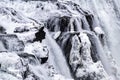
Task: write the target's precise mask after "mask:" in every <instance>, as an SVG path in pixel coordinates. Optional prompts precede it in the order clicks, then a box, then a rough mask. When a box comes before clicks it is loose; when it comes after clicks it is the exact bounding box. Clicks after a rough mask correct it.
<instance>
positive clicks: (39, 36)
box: [33, 27, 46, 42]
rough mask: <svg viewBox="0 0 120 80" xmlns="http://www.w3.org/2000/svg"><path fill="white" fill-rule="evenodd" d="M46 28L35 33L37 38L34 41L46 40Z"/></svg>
mask: <svg viewBox="0 0 120 80" xmlns="http://www.w3.org/2000/svg"><path fill="white" fill-rule="evenodd" d="M43 29H44V27H42V28H41V29H40V30H39V31H38V32H37V33H35V36H36V38H35V39H34V40H33V41H40V42H42V40H43V39H45V35H46V33H45V32H44V31H43Z"/></svg>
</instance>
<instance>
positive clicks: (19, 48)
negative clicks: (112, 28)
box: [0, 0, 119, 80]
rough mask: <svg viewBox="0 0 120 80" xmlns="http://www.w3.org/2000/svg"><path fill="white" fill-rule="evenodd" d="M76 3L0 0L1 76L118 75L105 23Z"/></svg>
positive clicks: (12, 79) (64, 78)
mask: <svg viewBox="0 0 120 80" xmlns="http://www.w3.org/2000/svg"><path fill="white" fill-rule="evenodd" d="M114 1H115V0H114ZM87 2H88V1H86V3H87ZM92 2H93V0H92ZM81 3H84V1H83V0H80V1H78V0H75V1H71V0H65V1H62V0H58V1H57V0H45V1H42V0H40V1H29V0H27V1H23V0H18V1H14V0H12V1H7V0H3V1H0V17H1V18H0V80H119V69H118V67H117V65H116V62H115V61H114V59H113V58H112V54H110V49H111V48H110V46H109V41H108V40H109V39H108V38H109V37H110V36H109V37H106V36H108V33H107V32H106V29H105V28H106V27H105V28H104V24H101V22H102V20H101V17H100V15H98V13H97V12H95V9H93V10H92V9H91V7H90V8H89V9H88V10H86V9H85V8H84V6H85V5H82V4H81ZM93 3H96V2H93ZM103 3H105V2H103ZM113 4H115V2H114V3H113ZM114 7H115V6H114ZM116 7H117V8H116V9H118V6H116ZM92 8H93V7H92ZM95 8H96V7H95ZM96 10H97V9H96ZM118 13H119V11H118ZM116 14H117V13H116ZM116 16H117V18H119V16H118V14H117V15H116ZM8 23H9V24H8ZM104 23H105V24H108V23H107V21H106V22H104Z"/></svg>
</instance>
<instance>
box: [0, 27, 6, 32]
mask: <svg viewBox="0 0 120 80" xmlns="http://www.w3.org/2000/svg"><path fill="white" fill-rule="evenodd" d="M0 33H2V34H6V29H5V28H4V27H2V26H0Z"/></svg>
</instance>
